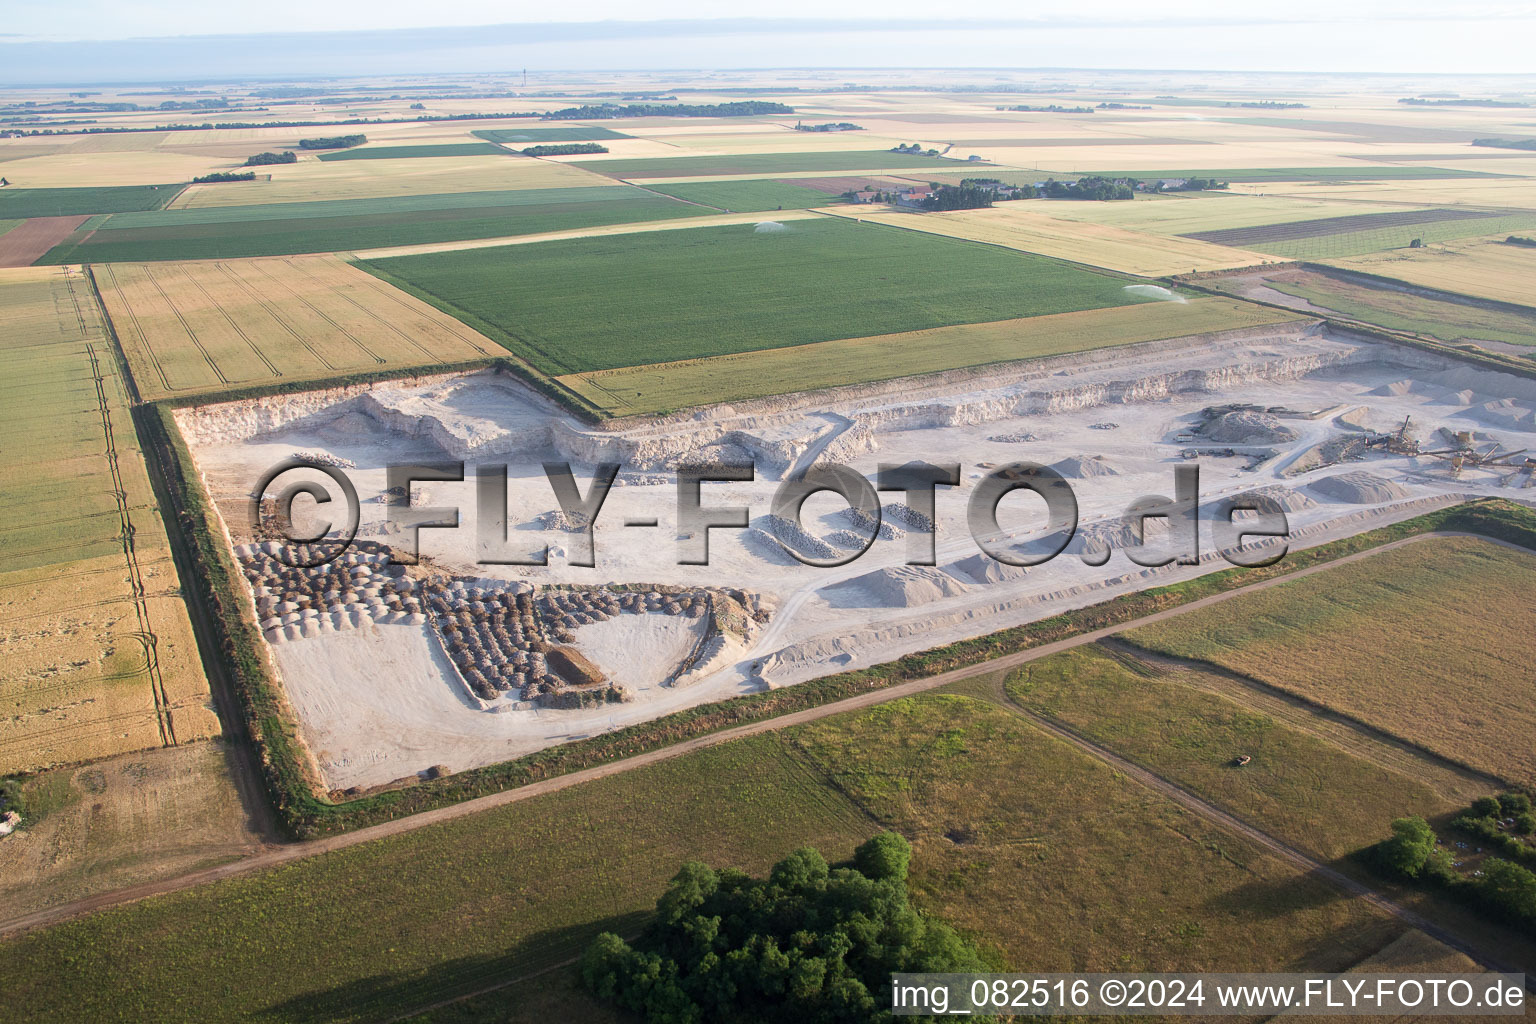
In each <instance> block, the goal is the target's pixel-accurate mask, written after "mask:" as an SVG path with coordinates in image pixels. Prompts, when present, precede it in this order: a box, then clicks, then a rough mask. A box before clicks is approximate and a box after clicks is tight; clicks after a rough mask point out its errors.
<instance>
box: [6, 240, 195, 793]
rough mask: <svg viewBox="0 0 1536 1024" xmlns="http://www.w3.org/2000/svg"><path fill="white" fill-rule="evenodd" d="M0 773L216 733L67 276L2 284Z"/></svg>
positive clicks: (135, 456)
mask: <svg viewBox="0 0 1536 1024" xmlns="http://www.w3.org/2000/svg"><path fill="white" fill-rule="evenodd" d="M0 306H3V308H5V310H6V313H7V316H6V319H5V322H4V324H3V325H0V351H3V352H4V355H5V358H6V369H7V380H6V383H5V384H4V385H3V392H4V394H5V401H4V402H3V403H0V439H3V444H4V446H5V449H6V450H7V451H8V452H9V453H10V454H11V456H12V457H11V458H10V459H9V460H7V463H6V465H5V468H4V470H3V471H0V501H3V502H4V504H5V507H6V508H7V509H8V511H9V512H10V513H11V515H10V516H9V517H8V520H7V522H6V524H5V527H4V528H3V529H0V639H3V646H4V649H5V652H6V670H5V672H4V673H0V708H3V711H4V713H3V714H0V772H11V771H27V770H36V769H39V768H45V767H48V766H50V765H57V764H71V763H75V762H79V761H84V760H90V759H94V758H100V757H106V756H110V755H113V754H118V753H123V752H125V751H132V750H138V749H142V748H146V747H154V746H162V745H171V744H175V743H185V742H188V741H191V740H196V739H200V738H204V737H208V736H212V735H216V734H217V733H218V731H219V724H218V720H217V717H216V716H215V715H214V713H213V711H212V709H211V707H210V698H209V694H208V686H207V683H206V681H205V680H204V677H203V671H202V662H201V660H200V657H199V654H198V650H197V645H196V642H195V640H194V638H193V635H192V631H191V624H190V622H189V621H188V619H187V611H186V606H185V604H184V603H183V598H182V594H181V587H180V583H179V581H178V579H177V575H176V569H175V565H174V563H173V562H172V560H171V556H170V551H169V547H168V542H167V538H166V534H165V528H164V524H163V523H162V522H161V519H160V515H159V510H158V508H157V506H156V503H155V499H154V495H153V492H152V491H151V489H150V486H149V481H148V478H147V476H146V473H145V468H144V464H143V455H142V453H141V452H140V451H139V449H138V445H137V441H136V438H135V434H134V430H133V424H132V421H131V419H130V416H129V413H128V401H127V395H126V391H125V388H124V385H123V382H122V380H121V379H120V378H119V376H118V374H117V363H116V360H115V358H114V356H113V354H112V346H111V341H110V340H109V339H108V337H107V334H106V331H105V329H104V326H103V324H102V321H101V318H100V314H99V312H98V310H97V307H96V305H95V302H94V300H93V298H92V296H91V293H90V288H89V285H88V283H87V282H86V280H85V278H84V276H83V275H82V274H81V272H80V271H79V269H78V268H74V267H49V268H26V269H20V270H7V271H4V272H0Z"/></svg>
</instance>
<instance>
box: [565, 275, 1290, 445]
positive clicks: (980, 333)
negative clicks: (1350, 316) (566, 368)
mask: <svg viewBox="0 0 1536 1024" xmlns="http://www.w3.org/2000/svg"><path fill="white" fill-rule="evenodd" d="M1297 319H1301V318H1300V317H1297V316H1295V315H1294V314H1289V313H1285V312H1282V311H1280V310H1275V309H1269V308H1266V307H1262V306H1253V305H1249V304H1248V303H1244V302H1236V301H1232V300H1228V299H1221V298H1200V299H1194V300H1192V301H1190V302H1185V303H1179V302H1155V303H1142V304H1138V305H1134V306H1114V307H1110V308H1107V309H1090V310H1083V311H1080V312H1074V313H1052V314H1049V315H1046V316H1035V317H1026V318H1023V319H1019V320H1001V321H995V322H992V323H982V324H961V325H958V326H954V327H937V328H934V329H932V330H926V331H908V332H906V333H902V334H885V335H878V336H875V337H869V338H847V339H844V340H841V341H823V342H818V343H816V344H813V345H797V346H794V347H790V348H776V349H764V350H759V351H755V352H744V353H741V354H739V355H727V356H711V357H709V358H706V359H689V360H682V361H679V362H672V363H656V364H652V365H649V366H635V367H627V368H624V369H619V370H598V371H593V372H589V373H573V374H568V375H566V376H563V377H559V378H556V379H557V380H559V381H560V383H561V384H564V385H565V386H566V387H568V388H570V389H571V390H572V391H574V392H576V393H577V394H579V395H581V396H582V397H583V398H585V399H587V401H589V402H591V403H592V404H593V405H595V406H597V407H599V408H602V409H604V410H606V411H608V412H610V413H612V414H614V415H616V416H632V415H641V414H648V413H661V412H670V411H672V410H675V409H686V408H689V407H691V406H696V405H704V404H708V403H711V402H740V401H746V400H748V399H753V398H763V397H767V396H770V395H779V394H785V393H788V392H793V391H800V390H804V389H805V388H807V387H810V386H814V387H816V388H818V389H819V388H830V387H840V386H843V385H846V384H863V383H868V382H871V381H880V380H891V379H894V378H897V377H911V376H917V375H920V374H926V373H941V372H943V371H946V370H955V369H961V368H964V367H969V366H984V365H987V364H990V363H1002V362H1011V361H1013V360H1019V359H1036V358H1040V357H1042V356H1052V355H1063V354H1066V353H1070V352H1082V351H1086V350H1088V349H1095V348H1110V347H1114V346H1117V345H1130V344H1135V343H1136V342H1143V341H1160V340H1163V339H1166V338H1179V337H1185V336H1188V335H1195V334H1205V333H1211V332H1215V331H1227V330H1235V329H1238V328H1243V327H1258V326H1262V325H1265V324H1278V323H1287V322H1290V321H1293V320H1297ZM813 382H814V383H813Z"/></svg>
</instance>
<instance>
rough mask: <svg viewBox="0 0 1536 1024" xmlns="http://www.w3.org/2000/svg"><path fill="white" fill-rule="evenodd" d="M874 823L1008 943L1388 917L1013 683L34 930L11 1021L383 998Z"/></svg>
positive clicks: (1355, 956)
mask: <svg viewBox="0 0 1536 1024" xmlns="http://www.w3.org/2000/svg"><path fill="white" fill-rule="evenodd" d="M700 821H707V822H708V826H707V827H706V828H702V829H701V828H700V827H699V822H700ZM881 826H885V827H894V828H897V829H899V830H901V831H902V832H903V833H905V834H907V835H909V836H911V837H913V842H914V846H915V853H916V855H915V859H914V862H913V872H912V888H913V892H914V897H915V899H916V901H917V902H918V904H919V906H921V907H922V908H923V909H925V910H927V911H929V912H933V913H937V914H940V915H942V916H944V917H945V918H948V919H950V920H952V921H954V922H955V923H957V924H959V925H960V926H961V927H963V928H966V929H969V930H973V931H975V932H977V933H979V934H980V935H982V936H983V937H984V938H983V942H985V943H986V944H987V945H989V946H991V947H993V948H994V949H995V950H996V951H997V952H998V953H999V954H1000V956H1001V958H1002V959H1003V960H1004V961H1005V962H1007V963H1009V964H1010V965H1012V966H1015V967H1021V968H1022V967H1024V966H1026V965H1028V966H1029V967H1030V968H1031V969H1052V970H1067V969H1072V968H1077V969H1089V970H1092V969H1099V970H1108V969H1117V970H1120V969H1124V970H1137V969H1146V970H1160V969H1165V970H1174V969H1182V970H1197V969H1210V968H1212V967H1215V966H1217V965H1220V966H1223V967H1225V968H1227V969H1248V970H1266V969H1269V970H1279V969H1282V968H1285V969H1307V968H1311V969H1319V970H1340V969H1343V968H1344V967H1347V966H1348V965H1350V964H1352V963H1354V962H1356V961H1358V960H1359V959H1361V958H1362V957H1364V956H1368V955H1369V954H1371V953H1372V952H1374V951H1375V950H1377V949H1379V948H1381V947H1382V946H1383V945H1385V944H1386V943H1387V942H1389V941H1391V939H1393V938H1394V937H1395V936H1396V934H1397V933H1398V932H1400V931H1401V927H1400V926H1398V925H1396V924H1394V923H1393V922H1391V921H1390V920H1388V919H1387V918H1385V917H1384V916H1382V915H1379V914H1377V913H1376V912H1374V911H1373V910H1371V909H1370V908H1369V907H1367V906H1366V905H1365V904H1363V903H1362V902H1361V901H1358V900H1351V899H1347V898H1345V897H1343V896H1340V895H1339V894H1337V893H1335V892H1334V891H1332V890H1330V889H1328V888H1327V887H1326V886H1325V884H1324V883H1322V882H1319V881H1315V880H1312V879H1308V878H1306V877H1305V876H1304V875H1302V874H1300V873H1299V872H1297V871H1296V870H1295V869H1294V868H1291V867H1290V866H1288V865H1286V864H1284V863H1283V862H1281V861H1279V860H1277V859H1276V858H1274V857H1272V856H1270V855H1268V854H1266V853H1263V852H1261V851H1259V850H1257V849H1256V848H1253V847H1251V846H1250V845H1248V844H1247V843H1246V842H1244V841H1242V840H1240V839H1238V838H1237V837H1235V836H1232V835H1229V834H1226V833H1224V832H1222V831H1220V830H1219V829H1216V828H1213V827H1211V826H1209V825H1207V824H1205V823H1203V822H1201V821H1200V820H1198V819H1196V818H1194V817H1193V816H1192V815H1190V814H1188V813H1186V812H1184V811H1183V810H1181V809H1179V808H1178V807H1177V806H1176V805H1174V804H1172V803H1170V802H1169V801H1167V800H1166V799H1164V798H1162V797H1160V796H1158V795H1156V794H1154V793H1152V792H1149V791H1147V790H1145V789H1142V788H1141V787H1139V786H1137V785H1136V784H1134V783H1131V782H1129V781H1127V780H1126V779H1124V778H1123V777H1121V776H1119V775H1118V774H1117V773H1115V772H1114V771H1112V770H1111V769H1109V768H1108V767H1107V766H1104V765H1102V764H1099V763H1097V762H1095V761H1093V760H1092V759H1090V758H1088V757H1087V756H1085V755H1083V754H1080V753H1078V752H1076V751H1074V750H1072V749H1071V748H1069V747H1067V746H1065V745H1064V744H1061V743H1059V742H1057V741H1055V740H1053V739H1050V738H1048V737H1046V736H1045V735H1044V734H1042V733H1040V732H1038V731H1037V730H1035V729H1034V728H1033V727H1032V726H1030V725H1028V724H1027V723H1026V722H1024V721H1023V720H1021V719H1019V718H1018V717H1016V716H1014V715H1012V714H1011V713H1009V712H1007V711H1004V710H1003V709H1001V708H998V707H995V706H993V705H989V704H987V703H985V702H982V701H978V700H974V699H970V698H964V697H953V696H948V697H946V696H928V697H923V698H917V699H906V700H900V701H896V702H893V703H890V704H886V705H882V706H879V707H876V708H874V709H871V710H869V711H865V712H853V713H849V714H843V715H838V716H835V717H833V718H829V719H826V720H824V721H822V722H817V723H813V724H811V725H808V726H802V727H799V728H795V729H791V730H787V731H785V732H783V733H778V734H772V735H767V736H760V737H753V738H750V739H746V740H741V741H737V742H733V743H730V744H727V745H724V746H722V747H719V748H715V749H710V750H704V751H699V752H696V753H692V754H688V755H685V756H683V757H680V758H677V759H676V760H672V761H667V762H663V763H660V764H655V765H649V766H645V767H642V768H638V769H635V770H633V771H631V772H626V773H623V774H621V775H617V776H613V777H609V778H604V779H597V780H593V781H591V782H588V783H585V784H582V785H580V786H577V787H574V788H571V789H567V790H564V791H561V792H557V793H553V794H549V795H547V796H541V797H535V798H532V799H529V800H526V801H523V802H520V803H517V804H513V805H509V806H507V807H504V808H500V809H497V810H493V811H488V812H485V813H482V814H477V815H473V816H471V817H468V818H464V819H460V820H457V821H452V822H448V823H444V824H440V825H435V826H431V827H428V828H423V829H419V830H416V831H412V832H409V833H405V834H403V835H400V836H396V837H392V838H389V839H385V840H383V841H380V842H372V843H367V844H364V845H360V846H354V847H351V848H348V849H346V850H342V851H338V852H335V853H330V854H325V855H322V856H318V857H314V858H310V859H306V860H304V861H301V862H298V863H295V864H292V865H288V866H285V867H281V868H277V869H274V870H271V871H267V872H263V873H260V874H257V875H253V876H251V877H248V878H242V879H236V880H231V881H228V882H221V883H216V884H214V885H210V886H205V887H202V888H198V889H194V890H190V891H187V892H183V893H178V894H175V895H172V896H167V897H160V898H155V899H151V900H146V901H143V902H140V903H136V904H131V905H128V906H124V907H120V908H117V909H114V910H110V911H107V912H104V913H102V914H98V915H96V916H93V917H89V918H84V919H80V920H76V921H71V922H68V923H66V924H63V925H60V926H57V927H54V928H51V929H49V930H46V931H42V932H36V933H32V934H28V935H24V936H21V937H20V938H17V939H14V940H12V941H10V942H8V943H6V944H4V945H3V946H0V950H3V955H4V956H5V957H6V962H7V963H9V964H11V965H12V966H11V968H10V970H8V972H7V980H6V984H7V992H8V999H9V1002H10V1009H9V1010H8V1014H9V1018H8V1019H13V1020H16V1021H18V1022H30V1021H63V1020H70V1021H73V1020H80V1019H91V1020H104V1021H106V1020H136V1019H144V1018H146V1017H151V1016H152V1017H154V1018H155V1019H157V1020H165V1021H177V1020H186V1021H204V1020H221V1021H226V1020H228V1021H237V1020H258V1021H286V1022H305V1021H321V1020H324V1021H361V1020H375V1019H379V1018H381V1017H388V1016H391V1015H393V1014H397V1013H402V1012H406V1011H408V1010H410V1009H411V1008H413V1007H420V1006H424V1005H426V1004H429V1003H432V1002H434V1001H437V1000H440V999H443V998H448V997H451V996H453V995H455V994H459V993H463V992H467V991H472V990H474V989H476V988H478V987H481V986H484V985H486V984H488V983H492V982H495V981H498V980H508V979H513V978H517V977H518V976H520V975H526V974H529V973H531V972H534V971H537V970H540V969H542V968H547V967H549V966H552V965H554V964H558V963H560V962H562V961H564V960H566V959H567V958H569V957H571V956H572V955H574V954H575V953H576V952H577V951H578V950H579V949H580V948H581V946H582V944H583V943H584V942H585V941H586V940H587V939H588V938H589V937H590V936H591V935H592V934H593V933H595V932H596V931H598V930H603V929H610V930H617V931H619V932H621V933H623V932H631V931H633V930H634V929H635V928H636V927H637V926H638V924H639V922H640V920H641V916H640V915H641V913H642V912H643V911H645V910H647V909H649V907H650V905H651V903H652V901H654V899H655V897H656V896H657V895H659V893H660V892H661V890H662V888H663V886H664V885H665V882H666V880H667V879H668V878H669V877H670V876H671V875H672V874H673V873H674V872H675V871H676V870H677V868H678V866H679V865H680V864H681V862H682V861H684V860H688V859H701V860H704V861H706V862H708V863H710V864H713V865H715V866H719V867H723V866H734V867H738V868H742V869H745V870H748V871H754V872H760V871H761V870H762V869H763V868H765V867H766V866H767V865H768V864H770V863H771V862H773V861H774V860H775V859H777V858H779V857H781V856H782V855H783V854H785V853H787V852H788V851H789V850H791V849H793V848H795V847H798V846H802V845H814V846H817V847H819V848H820V849H821V850H822V851H823V852H824V853H825V854H826V855H827V856H828V857H829V859H837V858H842V857H846V856H848V854H849V852H850V851H851V850H852V849H853V847H854V846H855V845H856V844H857V843H858V842H860V841H861V840H862V839H864V838H865V837H866V836H868V835H869V834H871V833H872V832H874V831H875V830H876V829H877V828H879V827H881ZM1256 890H1258V891H1262V893H1263V898H1262V899H1256V898H1255V891H1256ZM1021 892H1027V893H1029V894H1030V897H1029V899H1027V900H1020V899H1019V898H1018V894H1019V893H1021ZM1065 920H1071V921H1073V922H1075V923H1078V924H1080V925H1081V927H1078V928H1064V927H1062V926H1061V925H1062V922H1063V921H1065ZM209 978H216V979H219V980H218V982H217V983H214V984H210V983H209V981H208V979H209ZM446 1019H452V1017H451V1016H449V1017H447V1018H446ZM562 1019H586V1018H584V1017H577V1018H572V1017H564V1018H562Z"/></svg>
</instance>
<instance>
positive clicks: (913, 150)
mask: <svg viewBox="0 0 1536 1024" xmlns="http://www.w3.org/2000/svg"><path fill="white" fill-rule="evenodd" d="M891 152H892V153H906V154H908V155H909V156H938V155H939V151H938V150H936V149H924V148H923V147H922V146H919V145H918V144H917V143H915V142H898V143H897V144H896V145H894V146H892V147H891Z"/></svg>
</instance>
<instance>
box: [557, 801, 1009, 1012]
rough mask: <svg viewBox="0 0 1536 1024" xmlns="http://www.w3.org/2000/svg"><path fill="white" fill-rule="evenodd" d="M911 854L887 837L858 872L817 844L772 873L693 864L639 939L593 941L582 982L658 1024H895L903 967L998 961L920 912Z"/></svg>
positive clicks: (969, 966) (860, 857) (859, 858)
mask: <svg viewBox="0 0 1536 1024" xmlns="http://www.w3.org/2000/svg"><path fill="white" fill-rule="evenodd" d="M911 858H912V848H911V847H910V846H909V845H907V841H906V840H905V839H903V838H902V837H901V836H899V835H896V834H894V833H889V832H886V833H882V834H880V835H877V836H875V837H874V838H872V839H870V840H868V841H867V842H865V843H864V844H863V845H862V846H860V847H859V848H858V851H857V852H856V853H855V854H854V860H853V864H852V866H848V867H838V868H830V867H828V865H827V862H826V860H824V859H823V858H822V856H821V854H819V853H817V852H816V851H815V850H814V849H811V848H808V847H807V848H804V849H800V850H796V851H795V852H794V853H792V854H790V855H789V856H788V857H786V858H785V859H784V860H782V861H780V862H779V863H778V864H775V865H774V867H773V869H772V871H771V872H770V873H769V875H768V877H767V878H766V879H763V880H759V879H754V878H752V877H750V876H748V875H746V874H745V873H743V872H740V871H733V870H725V871H718V872H717V871H714V870H711V869H710V868H709V867H707V866H706V865H704V864H699V863H689V864H686V865H684V866H683V869H682V870H681V871H680V872H678V874H677V877H675V878H674V879H673V880H672V884H671V885H670V886H669V887H668V889H667V891H666V893H665V894H664V895H663V896H662V897H661V899H660V900H658V901H657V903H656V917H655V919H654V920H653V921H652V922H651V924H650V925H649V926H648V927H647V929H646V930H645V932H644V934H643V935H642V936H641V937H640V938H639V939H638V940H637V941H636V942H635V944H634V945H630V944H629V943H626V942H625V941H624V940H623V939H621V938H620V937H619V936H617V935H614V934H612V933H604V934H602V935H599V936H598V937H597V938H596V939H595V940H594V941H593V943H592V944H591V945H590V946H589V947H587V950H586V952H585V954H584V955H583V956H582V960H581V977H582V982H583V984H585V986H586V987H587V988H588V989H589V990H590V991H592V992H593V993H594V994H595V995H597V996H598V997H599V998H601V999H605V1000H611V1001H613V1002H615V1003H617V1004H618V1005H619V1006H622V1007H623V1008H624V1009H626V1010H630V1011H632V1012H634V1013H638V1014H641V1015H642V1016H643V1017H644V1018H645V1019H646V1020H647V1021H648V1022H650V1024H703V1022H706V1021H707V1022H710V1024H737V1022H740V1024H748V1022H750V1024H777V1022H783V1024H809V1022H813V1021H840V1022H843V1021H846V1022H864V1021H869V1022H874V1021H884V1020H888V1019H889V1017H890V1010H889V1006H890V992H889V988H890V976H891V974H892V973H893V972H898V971H916V972H959V971H982V970H986V969H987V965H986V964H985V963H984V962H983V960H982V958H981V955H980V954H979V953H978V952H977V951H976V949H975V948H974V947H973V946H971V945H970V944H969V943H968V942H966V941H965V940H964V939H962V938H960V936H958V935H957V934H956V933H955V932H954V930H953V929H951V928H949V927H948V926H947V925H945V924H943V923H942V922H939V921H935V920H933V919H931V918H926V917H924V916H923V915H921V914H919V913H918V912H917V910H916V909H914V908H913V907H912V905H911V902H910V901H909V899H908V895H907V885H906V878H907V868H908V865H909V863H910V861H911Z"/></svg>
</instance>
